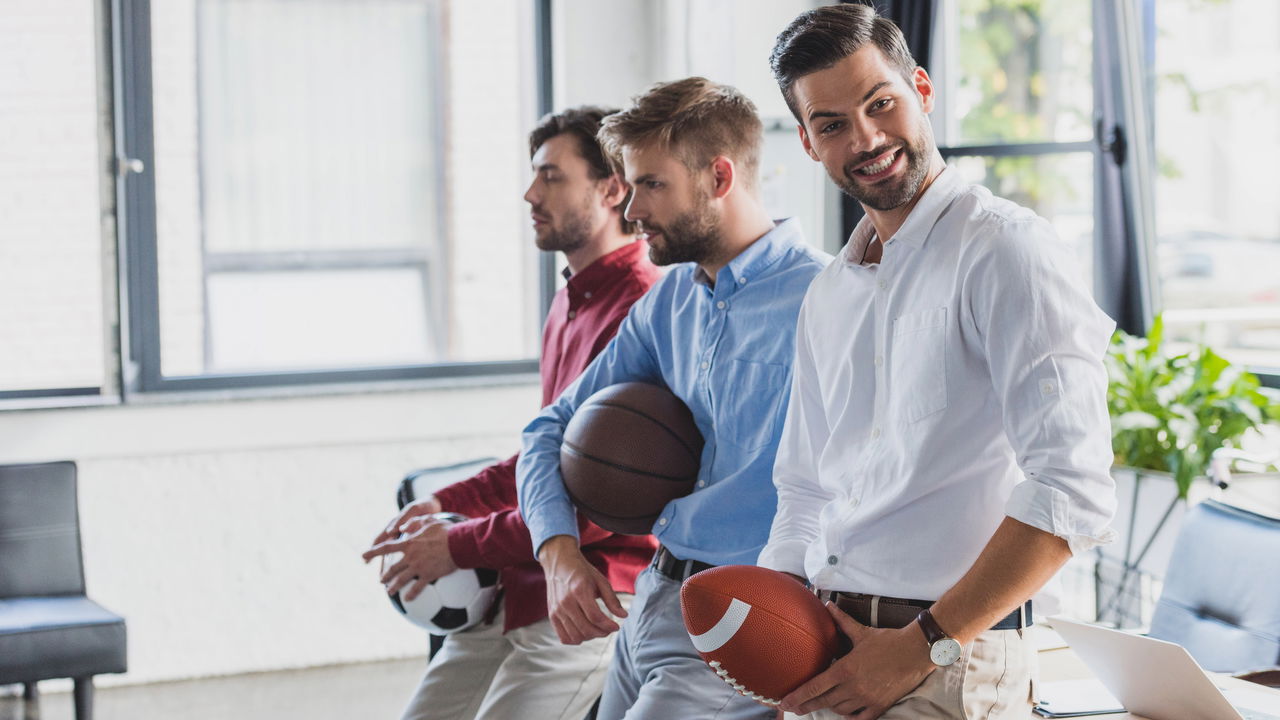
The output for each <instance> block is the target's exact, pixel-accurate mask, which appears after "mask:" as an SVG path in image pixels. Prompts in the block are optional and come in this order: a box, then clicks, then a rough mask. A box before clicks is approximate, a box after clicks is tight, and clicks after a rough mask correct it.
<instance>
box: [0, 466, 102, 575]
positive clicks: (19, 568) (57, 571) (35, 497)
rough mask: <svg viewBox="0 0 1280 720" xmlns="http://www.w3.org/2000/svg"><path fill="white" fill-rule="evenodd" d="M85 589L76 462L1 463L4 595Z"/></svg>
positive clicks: (0, 552)
mask: <svg viewBox="0 0 1280 720" xmlns="http://www.w3.org/2000/svg"><path fill="white" fill-rule="evenodd" d="M80 594H84V568H83V565H82V564H81V557H80V519H79V516H78V512H77V509H76V465H75V463H72V462H55V463H42V464H38V465H0V598H11V597H24V596H32V595H80Z"/></svg>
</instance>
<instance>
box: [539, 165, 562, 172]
mask: <svg viewBox="0 0 1280 720" xmlns="http://www.w3.org/2000/svg"><path fill="white" fill-rule="evenodd" d="M559 169H560V166H559V165H557V164H555V163H542V164H541V165H534V166H533V171H534V172H542V171H544V170H559Z"/></svg>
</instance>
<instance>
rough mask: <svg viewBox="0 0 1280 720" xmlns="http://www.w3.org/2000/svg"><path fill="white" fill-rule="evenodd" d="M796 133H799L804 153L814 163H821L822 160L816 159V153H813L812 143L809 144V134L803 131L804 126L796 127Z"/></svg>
mask: <svg viewBox="0 0 1280 720" xmlns="http://www.w3.org/2000/svg"><path fill="white" fill-rule="evenodd" d="M796 131H797V132H799V133H800V144H801V145H803V146H804V151H805V152H806V153H808V155H809V157H810V158H812V159H813V161H814V162H822V158H820V157H818V153H816V152H814V151H813V143H811V142H809V133H808V132H807V131H806V130H805V129H804V125H796Z"/></svg>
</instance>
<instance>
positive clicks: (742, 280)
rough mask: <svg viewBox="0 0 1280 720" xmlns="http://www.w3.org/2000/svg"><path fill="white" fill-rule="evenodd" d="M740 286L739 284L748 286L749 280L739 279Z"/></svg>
mask: <svg viewBox="0 0 1280 720" xmlns="http://www.w3.org/2000/svg"><path fill="white" fill-rule="evenodd" d="M738 284H739V285H746V284H747V279H746V278H744V277H740V278H738Z"/></svg>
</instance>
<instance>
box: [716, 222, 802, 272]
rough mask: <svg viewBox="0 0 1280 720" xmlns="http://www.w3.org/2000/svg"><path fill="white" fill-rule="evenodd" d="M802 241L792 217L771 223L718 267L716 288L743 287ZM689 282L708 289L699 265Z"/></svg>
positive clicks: (797, 225) (799, 230) (798, 225)
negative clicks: (752, 240)
mask: <svg viewBox="0 0 1280 720" xmlns="http://www.w3.org/2000/svg"><path fill="white" fill-rule="evenodd" d="M803 242H804V237H803V235H802V234H801V229H800V221H799V220H797V219H796V218H783V219H782V220H775V221H774V226H773V229H772V230H770V231H769V232H767V233H765V234H764V235H761V236H760V238H759V239H758V240H756V241H755V242H753V243H751V244H750V245H748V246H747V248H746V249H745V250H743V251H742V252H740V253H738V256H737V257H735V258H734V259H732V260H730V261H729V264H728V265H725V266H724V267H722V268H720V272H719V273H717V274H716V282H715V286H716V287H721V286H722V285H729V286H733V287H736V286H739V285H745V284H746V283H747V282H748V281H749V280H750V279H751V278H753V277H755V276H757V275H759V274H760V273H761V272H763V271H764V270H765V269H766V268H768V267H769V266H770V265H772V264H774V263H775V262H777V261H778V258H781V257H782V256H783V255H784V254H786V252H787V251H788V250H790V249H791V248H792V247H794V246H796V245H799V244H801V243H803ZM693 280H694V282H696V283H698V284H699V285H706V286H708V287H710V286H711V284H712V283H711V278H709V277H708V276H707V273H706V271H704V270H703V269H702V266H701V265H695V266H694V269H693Z"/></svg>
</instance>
